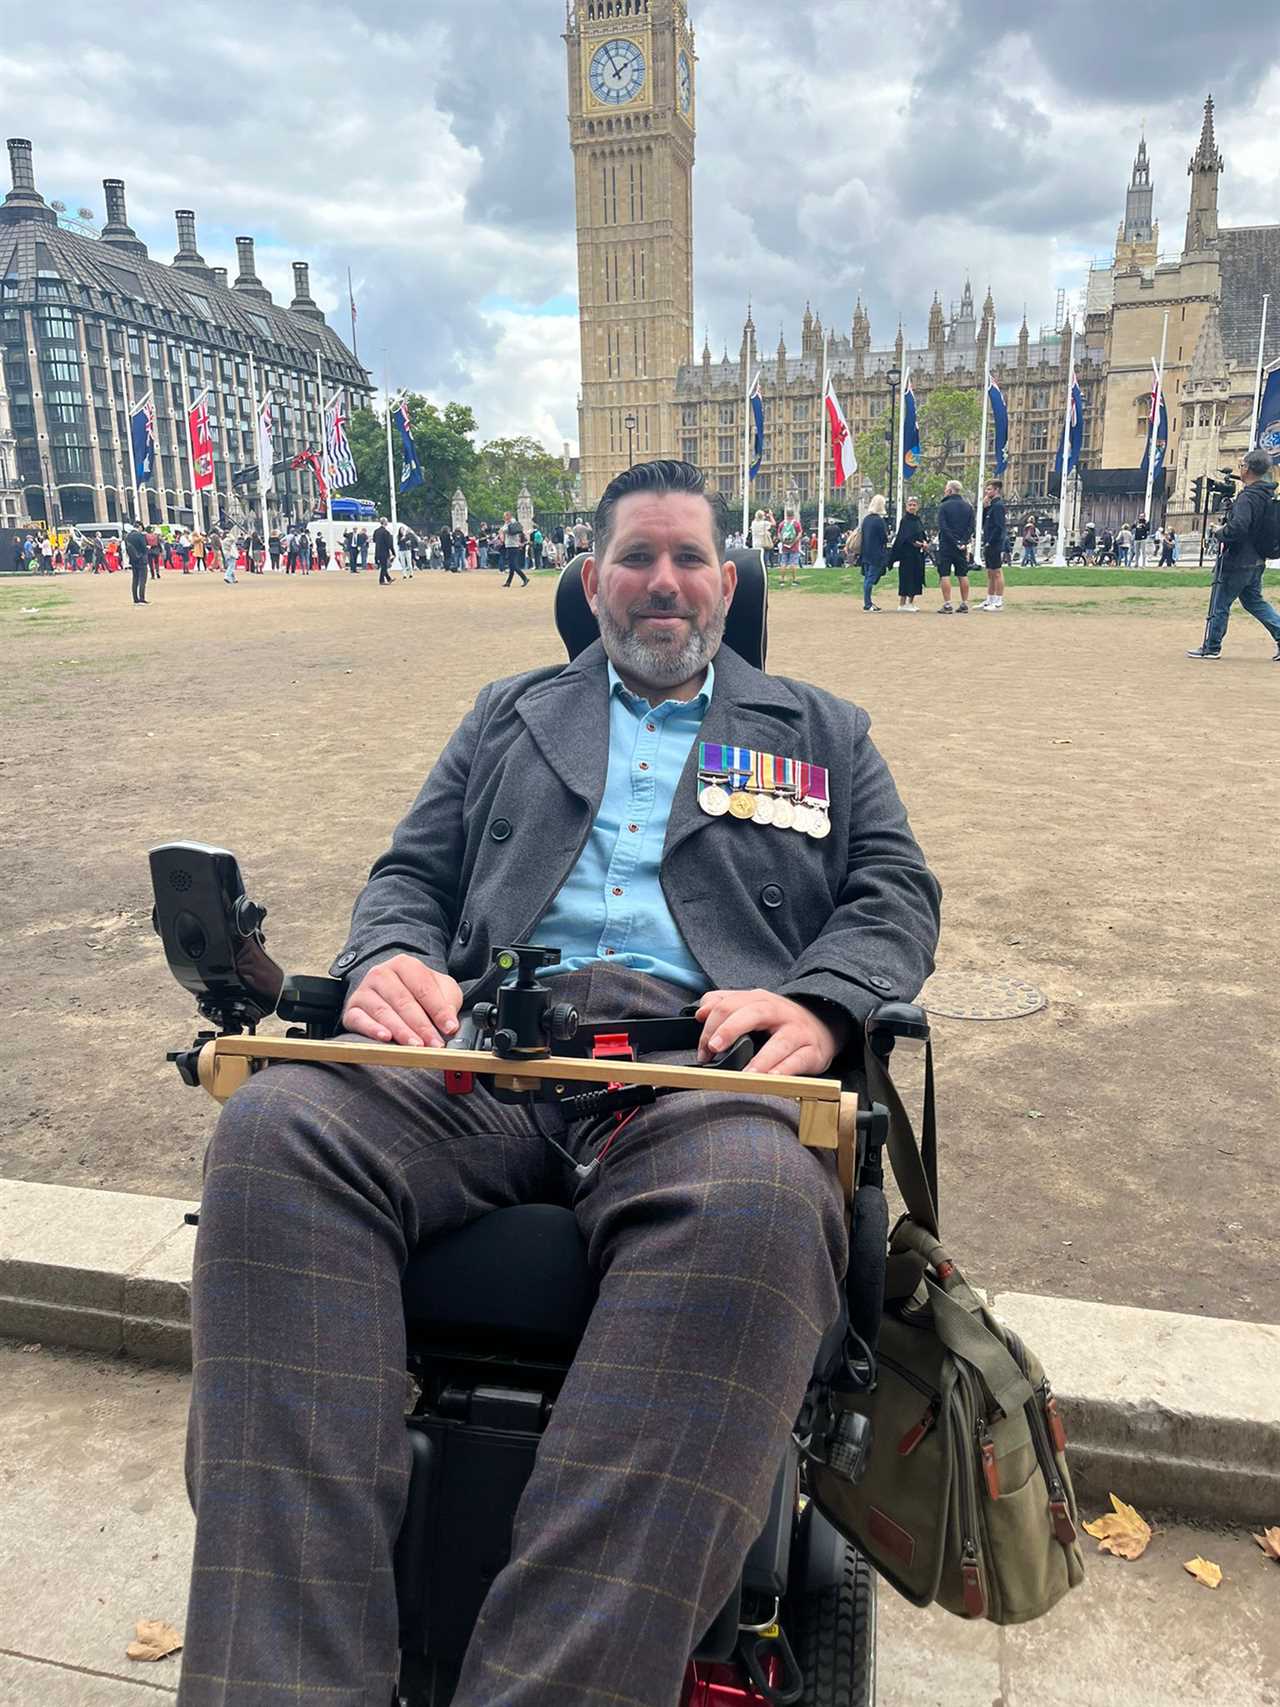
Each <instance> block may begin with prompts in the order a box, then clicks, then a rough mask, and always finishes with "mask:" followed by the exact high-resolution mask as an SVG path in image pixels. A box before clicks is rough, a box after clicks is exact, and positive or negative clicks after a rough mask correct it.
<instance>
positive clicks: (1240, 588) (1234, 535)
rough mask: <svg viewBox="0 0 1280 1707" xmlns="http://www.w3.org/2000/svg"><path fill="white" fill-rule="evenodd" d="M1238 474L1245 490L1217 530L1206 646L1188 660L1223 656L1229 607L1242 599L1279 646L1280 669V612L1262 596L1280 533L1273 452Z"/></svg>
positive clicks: (1249, 456) (1248, 460)
mask: <svg viewBox="0 0 1280 1707" xmlns="http://www.w3.org/2000/svg"><path fill="white" fill-rule="evenodd" d="M1238 473H1239V479H1240V482H1241V489H1240V491H1239V493H1238V494H1237V496H1236V499H1235V502H1234V503H1233V504H1232V506H1231V513H1230V514H1229V515H1228V517H1227V519H1226V521H1225V522H1224V523H1223V524H1222V526H1221V527H1220V528H1219V529H1218V534H1217V540H1218V547H1219V551H1220V553H1221V556H1220V558H1219V561H1218V570H1217V573H1216V575H1215V576H1214V581H1213V594H1212V596H1211V598H1210V601H1209V620H1208V622H1207V623H1206V625H1205V631H1204V643H1203V645H1200V646H1197V647H1196V648H1195V650H1194V651H1193V652H1188V653H1187V657H1188V658H1220V657H1221V656H1222V642H1223V639H1224V638H1225V636H1226V632H1227V623H1228V622H1229V621H1230V619H1231V607H1232V605H1233V604H1234V603H1235V601H1236V600H1237V599H1239V601H1240V608H1241V609H1242V610H1247V611H1248V613H1249V615H1250V616H1252V617H1256V618H1257V620H1258V621H1259V622H1260V623H1261V624H1262V626H1263V627H1264V628H1265V629H1266V631H1267V633H1268V634H1269V635H1270V636H1271V638H1272V640H1273V641H1274V642H1275V647H1276V650H1275V656H1274V657H1273V659H1272V660H1271V661H1272V663H1273V664H1280V611H1278V610H1277V609H1276V608H1275V606H1274V605H1273V604H1271V603H1270V601H1269V600H1268V599H1265V598H1264V597H1263V595H1262V577H1263V575H1264V573H1265V572H1266V567H1267V554H1268V552H1269V551H1270V552H1272V553H1274V551H1275V545H1274V541H1275V539H1276V535H1277V532H1280V530H1278V529H1277V528H1276V525H1275V524H1276V523H1277V521H1280V516H1277V514H1276V512H1275V511H1274V510H1271V509H1269V508H1268V506H1269V505H1271V504H1274V503H1275V502H1276V486H1275V480H1274V478H1273V471H1272V466H1271V454H1270V452H1269V451H1265V450H1251V451H1248V452H1246V454H1245V455H1244V457H1243V458H1242V459H1241V461H1240V467H1239V471H1238Z"/></svg>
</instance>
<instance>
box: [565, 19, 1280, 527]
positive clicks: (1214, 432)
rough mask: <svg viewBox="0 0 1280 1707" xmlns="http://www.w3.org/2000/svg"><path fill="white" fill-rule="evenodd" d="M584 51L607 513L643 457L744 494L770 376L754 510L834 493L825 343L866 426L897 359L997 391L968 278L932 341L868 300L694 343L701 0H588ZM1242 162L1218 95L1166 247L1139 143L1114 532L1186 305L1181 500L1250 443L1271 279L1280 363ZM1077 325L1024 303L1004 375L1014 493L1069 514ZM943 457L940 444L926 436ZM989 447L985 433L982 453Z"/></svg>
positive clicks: (1096, 296)
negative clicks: (1037, 318)
mask: <svg viewBox="0 0 1280 1707" xmlns="http://www.w3.org/2000/svg"><path fill="white" fill-rule="evenodd" d="M565 43H566V48H567V53H568V72H569V130H570V141H571V146H572V150H573V158H574V168H575V171H574V177H575V195H576V217H577V231H578V294H579V316H580V331H581V350H582V385H581V398H580V403H579V444H580V455H581V470H582V492H583V500H584V502H585V503H586V504H588V505H593V504H594V503H595V502H596V500H597V499H598V498H599V496H600V493H601V492H602V490H603V489H604V487H605V485H606V484H607V483H608V481H609V479H610V478H611V477H612V475H613V474H614V473H616V472H617V470H618V468H619V467H621V466H623V465H624V464H625V462H626V460H627V459H628V456H629V455H630V456H634V457H635V458H636V459H637V460H638V459H640V458H641V457H650V456H660V455H667V456H673V455H674V456H681V457H684V458H686V459H687V460H689V461H691V462H696V463H698V464H699V466H701V467H702V468H704V469H705V470H706V471H707V475H708V479H709V482H710V483H712V484H713V485H714V486H715V487H716V488H717V489H718V490H719V491H720V492H722V493H723V494H725V496H726V497H729V498H731V499H732V498H735V497H738V498H740V494H741V488H742V474H741V459H742V443H743V410H744V407H745V405H744V396H745V393H746V390H747V388H748V386H749V385H750V383H751V381H752V379H754V377H755V375H756V374H757V373H759V375H760V383H761V389H762V391H763V394H764V399H765V419H766V442H765V451H764V459H763V463H762V466H761V469H760V473H759V475H758V477H757V479H756V480H755V481H754V482H753V484H752V501H753V503H764V504H772V505H774V506H779V505H781V504H782V503H783V502H785V501H786V499H787V498H788V497H789V496H791V497H798V498H799V499H800V500H801V501H802V502H811V501H813V500H814V499H815V498H816V497H817V493H818V481H819V478H820V468H819V420H820V416H819V401H820V398H819V394H820V391H821V385H822V359H823V358H822V352H823V344H824V341H828V340H829V366H830V372H831V375H832V379H833V382H834V386H835V390H836V393H837V395H838V396H839V398H840V401H841V404H842V406H843V408H844V411H845V414H846V416H847V418H848V421H849V427H850V431H851V432H852V434H853V436H854V438H855V440H856V439H857V437H858V435H859V434H861V433H864V432H867V431H869V430H871V429H875V428H877V427H887V426H888V411H889V408H890V396H891V393H890V389H889V384H888V377H887V376H888V373H889V370H890V369H891V368H895V367H896V368H898V369H899V370H900V371H905V370H907V369H910V373H911V380H912V385H913V387H914V389H915V392H916V397H917V400H918V402H919V403H920V404H921V405H923V404H924V403H925V402H926V401H927V399H928V396H929V393H930V392H931V391H932V390H934V389H935V388H937V387H940V386H946V387H960V388H967V389H972V390H974V391H980V389H981V385H982V376H983V369H984V360H985V354H986V349H987V342H988V337H989V335H990V333H991V330H992V328H993V327H994V326H995V323H996V305H995V302H994V300H993V298H992V294H991V291H990V289H988V290H987V291H986V295H985V299H984V301H983V302H982V304H981V306H980V307H979V306H978V304H977V302H976V299H975V296H974V292H973V289H972V286H971V284H970V283H969V282H968V281H966V282H965V285H964V288H963V291H962V293H961V296H960V299H959V302H958V304H954V305H952V306H951V307H950V308H949V309H946V310H944V308H943V306H942V303H941V301H940V300H939V298H938V296H937V295H936V294H935V296H934V299H933V305H932V307H931V308H930V310H929V314H928V323H927V332H926V335H925V338H924V341H923V342H920V341H917V340H912V339H910V338H909V337H907V336H906V335H905V334H904V331H903V329H902V327H901V326H899V327H898V328H897V329H896V333H895V336H894V337H893V339H892V340H891V341H885V340H884V339H883V338H881V339H880V340H879V341H877V340H876V338H875V335H874V333H873V330H872V326H871V322H870V319H869V316H868V314H867V312H866V310H865V308H864V307H863V304H862V302H861V300H860V299H859V300H858V301H857V302H855V303H854V304H853V305H852V306H851V318H850V323H849V326H848V329H847V330H845V329H844V328H843V327H841V328H835V327H831V328H824V326H823V324H822V321H821V319H820V318H819V317H818V316H816V315H815V314H814V313H813V312H812V311H811V309H810V308H809V307H807V306H806V308H805V311H804V318H803V321H802V323H801V329H800V338H799V345H798V348H794V349H788V347H787V344H786V341H785V337H780V338H779V340H778V345H777V348H776V349H773V350H769V349H766V348H763V347H762V345H761V343H760V342H759V340H758V336H757V329H756V327H755V325H754V324H753V322H752V318H751V313H750V309H749V308H748V311H747V316H746V320H745V323H744V325H743V328H742V337H741V342H740V344H739V348H738V350H737V352H736V353H735V354H730V352H729V351H728V350H725V351H724V352H723V354H722V355H721V356H720V357H719V358H713V356H712V352H711V350H710V348H709V346H708V345H707V344H706V343H704V345H703V348H702V351H701V355H700V357H699V356H698V355H696V354H695V351H694V313H693V165H694V152H695V138H696V120H697V59H696V54H695V50H694V37H693V31H692V29H691V27H690V24H689V20H688V16H687V13H686V10H685V7H684V5H683V3H682V0H570V6H569V10H568V13H567V19H566V32H565ZM1223 170H1224V162H1223V159H1222V156H1221V154H1220V152H1219V150H1218V146H1217V142H1216V138H1215V134H1214V107H1213V100H1212V98H1210V99H1209V100H1207V101H1206V102H1205V108H1204V120H1203V125H1202V129H1201V133H1200V138H1199V141H1198V144H1197V146H1196V149H1195V152H1194V153H1193V155H1192V156H1191V160H1190V164H1189V167H1188V177H1189V180H1190V187H1189V195H1188V201H1187V214H1186V225H1185V232H1184V235H1183V241H1182V245H1181V248H1180V250H1179V251H1178V252H1177V253H1176V254H1175V255H1168V254H1165V253H1162V252H1161V248H1160V228H1159V224H1158V222H1157V221H1156V219H1155V217H1154V202H1155V188H1154V183H1153V179H1152V162H1151V161H1150V159H1149V157H1148V153H1147V148H1146V143H1145V140H1144V141H1142V142H1140V143H1139V146H1138V152H1137V158H1136V159H1135V161H1134V166H1133V173H1132V177H1131V180H1130V183H1129V186H1128V189H1127V192H1126V195H1125V208H1124V218H1123V220H1122V222H1121V224H1120V226H1119V229H1118V232H1117V237H1116V248H1115V255H1114V257H1113V258H1112V259H1110V260H1109V261H1108V263H1107V264H1106V265H1104V266H1095V267H1094V268H1092V269H1091V271H1090V274H1089V279H1088V287H1087V291H1086V294H1085V301H1084V305H1083V307H1084V314H1083V321H1082V322H1081V321H1080V320H1079V319H1078V320H1077V330H1076V355H1075V366H1076V375H1077V378H1078V380H1079V382H1080V387H1081V392H1082V395H1083V397H1084V442H1083V449H1082V453H1081V470H1082V473H1081V480H1080V491H1079V493H1078V496H1077V514H1078V515H1079V516H1084V515H1087V516H1088V518H1089V519H1092V520H1094V521H1096V522H1098V523H1099V524H1100V525H1105V524H1107V523H1110V522H1115V521H1118V520H1120V519H1121V518H1122V517H1128V518H1129V519H1132V518H1133V516H1135V515H1137V514H1138V512H1139V510H1140V509H1141V503H1142V498H1143V494H1144V487H1145V476H1144V475H1143V473H1142V471H1141V468H1140V464H1141V462H1142V457H1143V452H1144V449H1145V446H1146V435H1147V430H1148V419H1149V408H1150V395H1151V386H1152V360H1153V358H1155V357H1157V356H1158V355H1159V353H1160V343H1161V332H1162V328H1163V324H1164V315H1165V313H1166V311H1167V312H1168V315H1169V325H1168V334H1167V343H1166V356H1165V396H1166V400H1167V404H1168V412H1169V428H1170V435H1169V446H1168V451H1167V454H1166V473H1165V477H1164V482H1163V484H1164V492H1163V495H1162V496H1163V502H1164V504H1165V506H1166V509H1167V514H1168V517H1169V519H1170V521H1171V522H1172V523H1173V525H1175V526H1179V525H1183V526H1185V525H1189V523H1190V521H1191V515H1190V511H1191V498H1190V495H1189V494H1190V491H1191V482H1192V481H1193V480H1194V479H1195V477H1196V476H1197V475H1199V474H1201V473H1204V472H1205V471H1206V470H1216V469H1217V468H1218V467H1219V466H1221V465H1222V464H1223V463H1226V462H1228V461H1231V460H1233V458H1234V457H1235V456H1238V455H1239V453H1240V452H1241V451H1243V450H1244V449H1246V448H1247V446H1248V442H1249V437H1250V431H1251V426H1252V421H1251V415H1252V397H1253V385H1254V369H1255V362H1256V358H1257V349H1258V337H1259V331H1260V321H1261V307H1262V296H1263V293H1264V292H1266V291H1268V290H1271V291H1273V293H1275V295H1276V306H1277V312H1276V313H1275V314H1274V315H1273V316H1271V320H1270V327H1272V328H1274V330H1273V331H1269V335H1268V340H1267V342H1268V348H1267V350H1266V352H1265V359H1266V360H1268V361H1271V360H1274V359H1276V358H1277V357H1280V226H1275V225H1269V226H1255V227H1248V228H1237V229H1227V228H1222V227H1220V226H1219V223H1218V185H1219V180H1220V177H1221V174H1222V172H1223ZM1069 348H1070V332H1069V327H1068V326H1067V325H1065V324H1064V325H1063V326H1060V327H1051V328H1047V329H1045V328H1042V329H1041V330H1039V331H1038V332H1037V333H1035V334H1033V333H1032V332H1031V330H1030V328H1029V327H1028V325H1027V322H1026V316H1025V314H1024V316H1023V321H1022V326H1021V329H1020V331H1019V333H1018V336H1017V338H1016V339H1015V340H1014V341H1013V342H1012V343H1008V342H1006V343H1001V342H999V341H997V342H996V343H995V345H994V349H993V353H992V376H993V378H994V379H995V380H996V381H997V382H998V383H999V385H1000V387H1001V389H1002V390H1003V392H1004V395H1005V398H1006V401H1007V403H1008V407H1009V419H1010V436H1009V447H1008V448H1009V466H1008V468H1007V470H1006V473H1005V490H1006V494H1007V496H1009V497H1010V498H1011V499H1012V500H1013V501H1014V502H1015V503H1019V502H1020V503H1021V504H1023V505H1024V506H1026V505H1031V506H1036V505H1038V506H1039V507H1041V508H1047V507H1048V506H1049V504H1050V503H1051V502H1053V500H1051V498H1050V495H1049V494H1050V487H1051V484H1052V485H1053V486H1054V488H1055V490H1056V480H1055V479H1054V458H1055V454H1056V451H1057V448H1058V445H1059V443H1060V441H1061V435H1062V420H1063V413H1064V405H1065V400H1066V387H1067V384H1068V381H1069V374H1068V367H1069ZM924 450H925V455H926V459H927V458H928V454H929V446H928V444H927V442H926V444H925V446H924ZM977 450H978V447H977V445H976V443H975V444H972V445H969V446H966V452H965V454H966V456H967V460H968V461H970V462H974V461H976V458H977Z"/></svg>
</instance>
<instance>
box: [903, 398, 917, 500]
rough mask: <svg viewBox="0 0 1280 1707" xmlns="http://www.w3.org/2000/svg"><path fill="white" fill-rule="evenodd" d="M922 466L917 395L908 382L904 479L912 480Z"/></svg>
mask: <svg viewBox="0 0 1280 1707" xmlns="http://www.w3.org/2000/svg"><path fill="white" fill-rule="evenodd" d="M919 466H920V424H919V422H918V420H917V419H916V394H915V392H914V391H913V390H912V389H911V381H910V380H908V381H907V389H906V391H905V393H904V394H903V398H902V478H903V479H904V480H910V479H911V476H912V475H913V474H914V473H915V471H916V469H917V468H919Z"/></svg>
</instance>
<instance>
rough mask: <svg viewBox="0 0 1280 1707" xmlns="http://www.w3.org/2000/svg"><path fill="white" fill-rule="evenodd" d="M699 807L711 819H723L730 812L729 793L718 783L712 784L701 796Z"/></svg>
mask: <svg viewBox="0 0 1280 1707" xmlns="http://www.w3.org/2000/svg"><path fill="white" fill-rule="evenodd" d="M698 805H699V806H701V808H702V810H703V811H704V812H705V813H706V814H707V816H708V817H709V818H723V817H724V815H725V813H726V812H727V811H728V810H729V791H728V789H726V788H721V786H720V784H719V783H718V782H713V783H710V784H708V786H707V787H706V788H704V789H703V790H702V792H701V794H699V796H698Z"/></svg>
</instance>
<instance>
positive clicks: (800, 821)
mask: <svg viewBox="0 0 1280 1707" xmlns="http://www.w3.org/2000/svg"><path fill="white" fill-rule="evenodd" d="M813 816H814V813H813V808H812V806H805V805H803V804H802V805H800V806H797V807H796V808H795V809H794V811H793V813H792V818H791V828H792V829H793V830H798V831H799V832H800V834H801V835H802V836H803V835H804V834H806V832H807V831H808V828H809V825H810V824H811V823H812V822H813Z"/></svg>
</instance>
